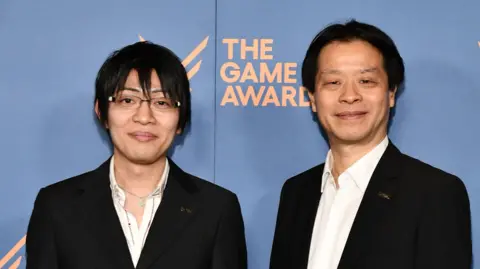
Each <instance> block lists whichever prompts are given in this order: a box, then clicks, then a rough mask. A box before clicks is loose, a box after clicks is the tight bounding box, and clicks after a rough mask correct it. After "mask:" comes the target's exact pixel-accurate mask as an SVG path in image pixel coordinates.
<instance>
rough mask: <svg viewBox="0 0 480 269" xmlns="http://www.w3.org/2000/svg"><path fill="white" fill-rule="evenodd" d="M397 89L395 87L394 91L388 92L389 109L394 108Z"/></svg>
mask: <svg viewBox="0 0 480 269" xmlns="http://www.w3.org/2000/svg"><path fill="white" fill-rule="evenodd" d="M397 89H398V87H395V88H394V89H392V90H389V91H388V103H389V105H390V108H393V107H394V106H395V96H396V94H397Z"/></svg>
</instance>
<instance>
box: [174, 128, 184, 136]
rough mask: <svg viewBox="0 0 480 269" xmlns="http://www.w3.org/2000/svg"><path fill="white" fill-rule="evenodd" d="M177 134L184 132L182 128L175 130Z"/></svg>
mask: <svg viewBox="0 0 480 269" xmlns="http://www.w3.org/2000/svg"><path fill="white" fill-rule="evenodd" d="M175 133H176V134H177V135H180V134H182V133H183V131H182V129H180V128H178V129H177V131H176V132H175Z"/></svg>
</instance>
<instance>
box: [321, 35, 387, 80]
mask: <svg viewBox="0 0 480 269" xmlns="http://www.w3.org/2000/svg"><path fill="white" fill-rule="evenodd" d="M317 60H318V67H319V71H320V72H324V71H326V70H328V69H343V68H345V69H348V68H362V69H363V68H379V69H380V68H381V67H382V64H383V56H382V54H381V53H380V51H379V50H378V49H377V48H375V47H374V46H372V45H371V44H370V43H368V42H365V41H360V40H355V41H348V42H340V41H335V42H332V43H330V44H328V45H326V46H325V47H323V49H322V50H321V51H320V54H319V56H318V59H317ZM382 69H383V68H382Z"/></svg>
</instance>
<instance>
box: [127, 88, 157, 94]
mask: <svg viewBox="0 0 480 269" xmlns="http://www.w3.org/2000/svg"><path fill="white" fill-rule="evenodd" d="M123 90H124V91H132V92H140V93H141V92H143V90H142V89H138V88H132V87H124V88H123ZM150 92H152V93H153V92H163V90H162V88H152V89H150Z"/></svg>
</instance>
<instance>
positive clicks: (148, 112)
mask: <svg viewBox="0 0 480 269" xmlns="http://www.w3.org/2000/svg"><path fill="white" fill-rule="evenodd" d="M133 121H134V122H138V123H140V124H149V123H153V122H155V117H154V116H153V113H152V109H150V103H149V102H148V101H142V102H141V103H140V107H139V108H138V109H137V111H136V112H135V114H134V115H133Z"/></svg>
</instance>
